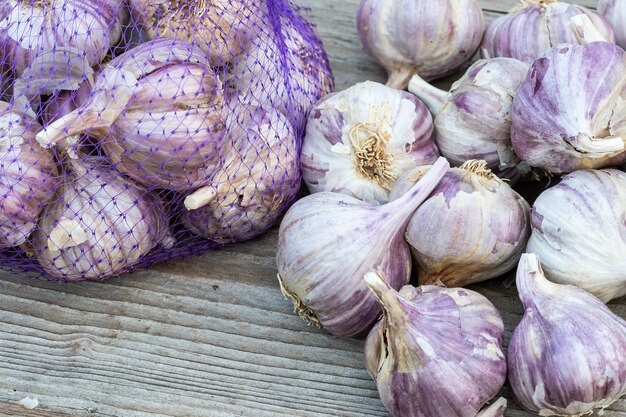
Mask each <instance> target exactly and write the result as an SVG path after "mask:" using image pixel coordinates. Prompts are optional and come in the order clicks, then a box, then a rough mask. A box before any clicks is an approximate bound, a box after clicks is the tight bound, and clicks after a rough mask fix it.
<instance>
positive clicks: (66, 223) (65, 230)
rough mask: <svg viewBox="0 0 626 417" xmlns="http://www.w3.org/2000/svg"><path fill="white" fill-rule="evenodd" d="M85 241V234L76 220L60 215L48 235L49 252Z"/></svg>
mask: <svg viewBox="0 0 626 417" xmlns="http://www.w3.org/2000/svg"><path fill="white" fill-rule="evenodd" d="M86 241H87V234H86V233H85V230H84V229H83V228H82V227H81V226H80V224H79V223H78V222H77V221H76V220H71V219H68V218H66V217H62V218H61V220H60V221H59V223H58V224H57V225H56V226H55V227H54V228H53V229H52V231H51V232H50V235H49V236H48V250H49V251H50V252H55V251H60V250H62V249H68V248H72V247H74V246H78V245H81V244H83V243H85V242H86Z"/></svg>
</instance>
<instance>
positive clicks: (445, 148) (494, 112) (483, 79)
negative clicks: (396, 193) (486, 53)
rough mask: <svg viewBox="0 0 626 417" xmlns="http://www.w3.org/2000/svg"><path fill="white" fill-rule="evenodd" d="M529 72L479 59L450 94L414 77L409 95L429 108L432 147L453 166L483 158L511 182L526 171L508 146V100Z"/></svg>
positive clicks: (507, 61)
mask: <svg viewBox="0 0 626 417" xmlns="http://www.w3.org/2000/svg"><path fill="white" fill-rule="evenodd" d="M528 68H529V66H528V64H525V63H523V62H521V61H518V60H516V59H511V58H493V59H487V60H486V59H481V60H479V61H477V62H475V63H474V64H473V65H472V66H471V67H470V68H469V69H468V70H467V72H466V73H465V75H463V77H462V78H461V79H460V80H458V81H457V82H455V83H454V84H453V85H452V88H451V90H450V92H449V93H446V92H444V91H441V90H439V89H437V88H436V87H434V86H431V85H430V84H428V83H426V82H425V81H424V80H423V79H421V78H420V77H419V76H418V75H415V76H413V78H412V79H411V82H410V83H409V91H410V92H411V93H413V94H415V95H416V96H417V97H418V98H419V99H420V100H422V101H423V102H424V103H426V105H428V106H429V108H430V110H431V112H432V114H433V115H434V117H435V140H436V141H437V147H438V148H439V151H440V152H441V154H442V155H443V156H445V157H446V158H447V159H448V160H449V161H450V164H451V165H452V166H460V165H462V164H463V163H464V162H465V161H469V160H472V159H479V160H484V161H487V166H488V167H489V169H490V170H491V171H493V172H494V173H495V174H496V175H498V176H499V177H500V178H506V179H509V180H510V181H511V182H513V183H514V182H516V181H517V180H519V179H520V178H522V177H523V176H524V175H525V174H527V173H528V172H529V171H530V167H529V166H528V165H527V164H526V163H524V162H522V161H521V160H520V159H519V158H518V156H517V155H516V154H515V152H514V151H513V145H512V144H511V106H512V104H513V97H515V93H516V91H517V89H518V88H519V86H520V84H521V83H522V81H524V79H525V78H526V74H527V73H528Z"/></svg>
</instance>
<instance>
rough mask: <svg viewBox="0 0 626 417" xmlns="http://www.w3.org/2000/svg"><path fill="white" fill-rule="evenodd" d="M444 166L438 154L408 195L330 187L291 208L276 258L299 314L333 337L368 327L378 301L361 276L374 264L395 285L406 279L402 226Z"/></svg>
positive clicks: (407, 269) (376, 312) (358, 332)
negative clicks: (363, 194)
mask: <svg viewBox="0 0 626 417" xmlns="http://www.w3.org/2000/svg"><path fill="white" fill-rule="evenodd" d="M448 167H449V164H448V162H447V161H446V160H445V159H444V158H440V159H439V160H438V161H437V162H436V163H435V164H434V165H433V169H431V170H430V172H428V174H427V175H425V176H424V177H423V178H422V180H421V181H420V182H419V183H418V184H416V185H415V186H414V187H413V188H412V189H411V190H410V191H409V192H408V193H406V194H405V195H404V196H402V197H401V198H399V199H398V200H396V201H394V202H392V203H389V204H386V205H382V206H375V205H371V204H368V203H365V202H363V201H361V200H358V199H356V198H354V197H350V196H347V195H343V194H339V193H330V192H321V193H316V194H311V195H309V196H306V197H304V198H303V199H301V200H299V201H297V202H296V203H295V204H294V205H293V206H291V208H290V209H289V210H288V211H287V213H286V214H285V217H284V218H283V220H282V222H281V224H280V228H279V231H278V249H277V253H276V264H277V267H278V273H279V275H278V277H279V282H280V284H281V289H282V290H283V293H284V294H285V296H286V297H288V298H289V299H291V301H292V302H293V303H294V306H295V307H296V311H297V312H298V314H299V315H300V316H301V317H302V318H303V319H305V320H307V321H309V323H315V324H318V325H321V326H323V327H324V328H325V329H326V330H327V331H329V332H330V333H332V334H335V335H338V336H359V335H362V334H364V333H365V332H367V331H368V330H369V329H370V328H371V327H372V325H373V324H374V322H375V321H376V319H377V318H378V316H379V314H380V305H379V304H378V303H377V302H376V300H375V298H374V296H373V295H372V294H371V293H370V292H369V291H368V290H367V287H366V285H365V283H364V282H363V280H362V277H363V276H364V275H365V274H366V273H367V272H370V271H372V270H378V271H381V273H383V274H384V276H385V279H386V280H387V283H388V284H389V285H390V286H391V287H392V288H400V287H401V286H403V285H405V284H407V283H408V281H409V278H410V274H411V255H410V252H409V248H408V245H407V243H406V242H405V240H404V237H403V235H402V234H403V231H404V228H405V226H406V223H407V221H408V218H409V217H410V215H411V213H412V212H413V211H414V210H415V208H416V207H417V206H419V204H421V203H422V202H423V201H424V199H425V198H426V197H427V196H428V194H430V192H431V191H432V190H433V188H434V187H435V186H436V185H437V183H438V182H439V181H440V180H441V178H442V177H443V176H444V174H445V172H446V171H447V169H448Z"/></svg>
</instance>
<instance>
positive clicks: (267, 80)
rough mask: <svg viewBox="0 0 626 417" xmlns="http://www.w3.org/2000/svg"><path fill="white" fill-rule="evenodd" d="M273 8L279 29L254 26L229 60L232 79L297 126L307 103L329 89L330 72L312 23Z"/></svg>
mask: <svg viewBox="0 0 626 417" xmlns="http://www.w3.org/2000/svg"><path fill="white" fill-rule="evenodd" d="M281 5H282V4H281V3H278V4H277V5H276V6H272V7H281ZM268 7H269V6H268ZM268 13H276V12H275V11H274V10H273V8H272V9H270V10H269V11H268ZM279 14H280V23H281V24H280V27H279V28H280V30H277V31H276V32H275V31H274V30H271V29H269V28H266V29H264V30H262V31H259V32H258V34H257V35H256V36H255V37H254V38H253V39H252V41H251V45H250V47H249V48H248V50H247V51H245V52H244V53H243V54H242V55H241V56H240V57H239V59H238V60H237V61H236V62H234V63H233V65H232V74H233V78H232V83H233V85H234V87H235V89H236V90H237V91H238V93H239V94H240V96H241V97H242V100H244V101H246V102H250V103H253V104H254V102H256V103H257V104H259V105H261V106H268V105H271V106H272V107H274V108H276V109H278V110H280V111H281V112H282V113H283V114H284V115H286V116H287V117H288V118H289V119H290V121H291V123H292V124H293V125H294V127H295V128H296V129H298V130H303V129H304V125H305V124H306V118H307V116H308V114H309V112H310V111H311V108H312V107H313V105H314V104H315V103H316V102H317V101H318V100H319V99H321V98H322V97H324V96H325V95H326V94H329V93H330V92H332V91H333V88H334V79H333V74H332V72H331V69H330V65H329V62H328V57H327V55H326V52H325V51H324V48H323V45H322V41H321V40H320V39H319V38H318V37H317V35H316V34H315V31H314V30H313V28H312V27H311V26H310V25H309V24H308V23H307V22H306V21H305V20H304V19H303V18H302V17H301V16H299V15H297V14H296V13H294V12H293V11H290V10H287V9H285V8H283V9H281V10H280V12H279Z"/></svg>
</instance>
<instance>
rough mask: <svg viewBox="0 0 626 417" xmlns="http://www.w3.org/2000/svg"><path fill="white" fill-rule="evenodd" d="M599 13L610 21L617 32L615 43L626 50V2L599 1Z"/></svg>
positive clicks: (613, 0) (615, 0)
mask: <svg viewBox="0 0 626 417" xmlns="http://www.w3.org/2000/svg"><path fill="white" fill-rule="evenodd" d="M598 13H600V14H601V15H602V16H604V17H605V18H606V20H608V22H609V23H610V24H611V26H612V27H613V31H614V32H615V41H616V43H617V44H618V45H619V46H621V47H622V48H626V25H624V22H625V21H626V2H624V1H623V0H600V1H598Z"/></svg>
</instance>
